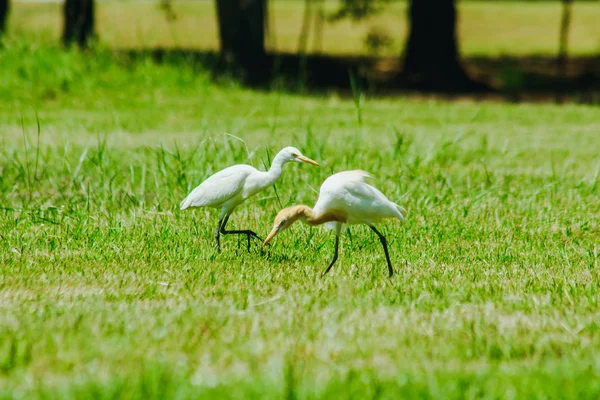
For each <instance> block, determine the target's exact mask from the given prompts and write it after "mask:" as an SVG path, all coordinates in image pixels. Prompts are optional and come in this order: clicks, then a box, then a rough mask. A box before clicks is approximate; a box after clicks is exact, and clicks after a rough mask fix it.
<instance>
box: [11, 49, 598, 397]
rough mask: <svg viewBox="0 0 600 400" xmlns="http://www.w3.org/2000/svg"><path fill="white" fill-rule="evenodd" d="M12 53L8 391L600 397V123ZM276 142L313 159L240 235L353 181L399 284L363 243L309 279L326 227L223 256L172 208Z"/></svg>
mask: <svg viewBox="0 0 600 400" xmlns="http://www.w3.org/2000/svg"><path fill="white" fill-rule="evenodd" d="M0 57H2V62H1V63H0V196H1V197H0V235H1V236H0V307H1V312H0V397H2V398H19V397H27V398H49V397H50V398H57V397H59V398H82V397H97V398H114V397H126V398H140V399H141V398H143V399H149V398H199V397H200V398H209V397H210V398H214V397H217V396H218V397H221V398H248V397H257V398H258V397H260V398H283V397H285V398H300V399H307V398H326V397H327V398H331V397H336V398H375V397H379V398H399V397H403V398H422V397H428V398H440V399H441V398H443V399H452V398H456V399H458V398H480V397H485V398H578V399H580V398H590V399H591V398H597V397H598V395H599V394H600V384H599V382H600V364H599V360H600V335H599V329H600V319H599V318H600V314H599V312H598V309H599V295H598V293H599V283H600V279H599V277H598V272H599V265H598V254H599V253H600V245H599V244H598V237H600V235H599V234H600V227H599V218H600V200H599V197H598V185H599V180H600V156H599V155H598V148H600V138H599V137H598V134H597V133H598V131H599V130H600V123H599V122H598V121H600V118H599V117H600V110H599V109H598V108H597V107H596V108H595V107H589V106H581V105H564V106H558V105H526V104H523V105H512V104H494V103H484V102H478V103H475V102H457V103H447V102H441V101H433V100H432V101H411V100H408V99H397V100H375V99H371V98H368V97H366V98H364V97H363V98H362V99H361V101H358V102H356V103H355V102H353V101H352V100H346V99H340V98H338V97H336V96H335V95H330V96H321V97H300V96H294V95H290V94H286V93H282V92H274V93H261V92H252V91H248V90H245V89H242V88H239V87H237V86H236V85H235V84H231V83H227V82H222V83H221V84H219V85H215V84H213V83H211V82H210V81H209V80H208V78H207V76H206V74H205V73H203V72H201V71H196V70H194V68H193V67H191V66H188V65H186V64H185V63H183V62H176V60H175V61H172V62H169V63H164V64H156V63H154V62H152V61H150V60H147V59H140V60H137V61H131V60H115V59H114V58H113V56H112V55H111V54H110V53H108V52H105V51H102V50H98V51H94V52H91V53H86V54H79V53H77V52H61V51H60V50H58V49H55V48H52V47H47V46H37V45H32V44H27V43H14V42H9V43H7V44H6V47H5V48H4V49H3V50H2V53H1V55H0ZM357 105H358V107H360V113H358V112H357V109H356V107H357ZM36 115H37V117H36ZM358 115H360V118H361V122H362V123H361V124H359V122H358ZM38 118H39V119H38ZM38 121H39V131H38ZM224 132H227V133H229V134H231V135H236V136H238V137H239V138H241V139H243V140H244V141H245V142H246V143H245V144H244V143H241V142H239V141H238V140H236V139H234V138H232V137H231V136H227V135H223V133H224ZM246 145H247V147H248V150H249V152H250V155H251V157H249V156H248V154H247V152H246ZM285 145H294V146H297V147H298V148H300V149H301V150H302V151H303V152H304V154H306V155H307V156H309V157H311V158H313V159H315V160H317V161H319V162H321V164H322V167H321V168H315V167H312V166H308V165H297V164H294V165H286V166H285V171H284V175H283V177H282V179H281V181H280V182H278V183H277V184H276V190H274V189H269V190H267V191H266V192H265V193H261V194H259V195H258V196H256V197H255V198H254V199H253V200H252V201H250V202H248V204H245V205H244V206H242V207H240V208H239V209H238V210H237V212H236V213H235V214H234V216H233V218H232V221H231V222H230V224H231V227H232V228H233V227H240V228H245V227H249V228H252V229H254V230H256V231H257V232H258V233H259V234H260V235H265V234H266V233H267V232H268V231H269V230H270V228H271V223H272V220H273V218H274V216H275V214H276V213H277V211H278V210H279V209H280V208H281V207H283V206H287V205H291V204H297V203H306V204H309V205H312V204H314V202H315V200H316V197H317V195H316V193H315V192H314V190H313V189H315V190H316V189H318V187H319V185H320V183H321V182H322V181H323V180H324V179H325V178H326V177H327V176H329V175H330V174H331V173H332V172H336V171H342V170H347V169H353V168H362V169H366V170H368V171H370V172H371V173H373V174H374V175H375V176H376V177H377V178H376V180H375V181H374V184H375V185H376V186H377V187H378V188H379V189H380V190H382V191H383V192H384V193H385V194H386V195H387V196H388V197H389V198H390V199H392V200H394V201H397V202H398V203H399V204H401V205H403V206H405V207H406V208H407V209H408V211H409V213H408V216H407V219H406V221H405V222H404V223H388V224H384V225H382V226H381V229H382V232H384V233H385V234H386V235H387V237H388V240H389V243H390V253H391V258H392V261H393V264H394V267H395V270H396V275H395V276H394V277H393V278H392V279H388V278H387V276H386V267H385V258H384V257H383V254H382V251H381V248H380V246H379V243H378V240H377V238H376V237H375V236H374V235H373V234H372V233H371V232H370V231H369V230H368V228H365V227H352V228H351V229H350V231H349V232H345V233H344V235H343V238H342V248H341V253H340V259H339V260H338V263H337V264H336V266H335V267H334V269H333V270H332V271H331V272H330V274H329V275H328V276H327V277H326V278H323V279H322V278H320V277H319V275H320V273H321V271H322V270H323V269H324V268H325V267H326V265H327V263H328V261H329V259H330V257H331V255H332V252H333V236H332V232H330V231H325V230H322V229H311V228H309V227H307V226H303V225H300V224H298V225H294V226H293V227H292V228H290V229H289V230H287V231H286V232H284V233H282V234H281V235H279V236H278V237H277V239H276V240H274V241H273V244H272V245H271V246H269V247H268V248H266V249H265V250H264V251H263V250H260V249H259V248H258V247H256V246H255V247H253V249H252V250H251V251H250V252H247V251H246V249H245V246H244V241H241V243H238V240H237V239H236V238H231V237H225V238H224V239H223V240H222V245H223V252H222V253H221V254H218V253H217V252H216V251H215V249H214V243H213V240H214V239H213V235H212V233H213V230H214V228H215V226H216V223H217V218H218V215H217V212H216V211H211V210H197V211H194V212H180V211H179V210H178V204H179V202H180V200H181V199H182V198H183V197H184V196H185V195H186V194H187V193H188V191H189V190H190V189H192V188H193V187H194V186H196V185H197V184H199V183H200V182H201V181H202V180H203V179H204V178H206V177H207V176H209V175H210V174H212V173H213V172H215V171H216V170H218V169H221V168H223V167H226V166H228V165H231V164H233V163H242V162H248V163H251V164H253V165H255V166H257V167H260V166H262V165H263V164H266V165H268V160H269V157H272V156H273V155H274V154H275V152H277V151H278V150H279V149H280V148H281V147H283V146H285Z"/></svg>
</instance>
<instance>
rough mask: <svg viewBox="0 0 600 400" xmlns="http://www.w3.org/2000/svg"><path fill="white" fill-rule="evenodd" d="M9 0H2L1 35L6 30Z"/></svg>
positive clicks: (0, 14) (0, 11)
mask: <svg viewBox="0 0 600 400" xmlns="http://www.w3.org/2000/svg"><path fill="white" fill-rule="evenodd" d="M8 2H9V0H0V35H2V34H3V33H4V31H5V30H6V20H7V19H8V10H9V7H8V6H9V4H8Z"/></svg>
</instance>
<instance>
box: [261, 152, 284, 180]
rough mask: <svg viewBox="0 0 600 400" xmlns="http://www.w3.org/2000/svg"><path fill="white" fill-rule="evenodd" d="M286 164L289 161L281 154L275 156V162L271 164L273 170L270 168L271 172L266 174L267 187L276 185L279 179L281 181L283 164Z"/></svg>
mask: <svg viewBox="0 0 600 400" xmlns="http://www.w3.org/2000/svg"><path fill="white" fill-rule="evenodd" d="M286 162H287V161H286V160H285V159H284V157H283V156H282V155H281V154H279V153H278V154H277V155H276V156H275V158H274V159H273V162H272V163H271V168H269V170H268V171H267V172H265V174H266V176H267V178H268V181H267V182H268V184H267V186H270V185H272V184H274V183H275V182H276V181H277V179H279V177H280V176H281V172H282V167H283V164H285V163H286Z"/></svg>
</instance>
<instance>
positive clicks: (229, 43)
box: [216, 0, 267, 80]
mask: <svg viewBox="0 0 600 400" xmlns="http://www.w3.org/2000/svg"><path fill="white" fill-rule="evenodd" d="M216 6H217V7H216V8H217V18H218V21H219V39H220V41H221V56H222V57H223V59H224V60H225V61H226V62H227V63H235V64H237V65H239V66H241V67H242V68H243V69H244V70H245V71H246V73H247V74H248V78H249V79H251V80H257V79H261V78H262V77H264V76H265V75H266V72H267V71H265V68H264V66H265V58H266V51H265V21H266V18H265V17H266V13H267V1H266V0H216Z"/></svg>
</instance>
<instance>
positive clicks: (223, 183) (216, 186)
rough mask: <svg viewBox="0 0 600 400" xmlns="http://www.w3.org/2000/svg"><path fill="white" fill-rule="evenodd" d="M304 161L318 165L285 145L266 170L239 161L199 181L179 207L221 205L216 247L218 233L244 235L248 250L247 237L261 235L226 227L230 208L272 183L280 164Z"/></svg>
mask: <svg viewBox="0 0 600 400" xmlns="http://www.w3.org/2000/svg"><path fill="white" fill-rule="evenodd" d="M290 161H297V162H305V163H309V164H313V165H317V166H318V165H319V164H318V163H317V162H316V161H313V160H311V159H310V158H308V157H305V156H303V155H302V153H300V150H298V149H296V148H295V147H286V148H284V149H283V150H281V151H280V152H279V153H277V155H276V156H275V158H274V159H273V163H272V164H271V168H269V171H267V172H263V171H259V170H257V169H256V168H254V167H252V166H251V165H245V164H239V165H234V166H231V167H229V168H225V169H224V170H221V171H219V172H217V173H216V174H214V175H212V176H211V177H209V178H208V179H207V180H205V181H204V182H202V183H201V184H200V186H198V187H197V188H196V189H194V190H192V192H191V193H190V194H189V195H188V196H187V197H186V198H185V199H184V200H183V201H182V202H181V204H180V205H179V208H180V209H181V210H185V209H186V208H189V207H213V208H221V215H220V217H219V224H218V225H217V230H216V232H215V239H216V241H217V248H218V250H219V251H221V242H220V235H221V234H223V235H230V234H238V235H247V236H248V250H250V237H254V238H257V239H258V240H260V241H262V239H261V238H260V237H259V236H258V235H257V234H256V233H255V232H253V231H251V230H249V229H244V230H234V231H227V230H225V225H227V221H228V220H229V216H230V215H231V213H232V212H233V210H234V209H235V208H236V207H237V206H238V205H240V204H241V203H243V202H244V201H245V200H246V199H247V198H249V197H251V196H254V195H255V194H256V193H258V192H260V191H261V190H264V189H266V188H268V187H269V186H271V185H272V184H274V183H275V182H276V181H277V179H279V177H280V176H281V167H282V166H283V164H285V163H287V162H290Z"/></svg>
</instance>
